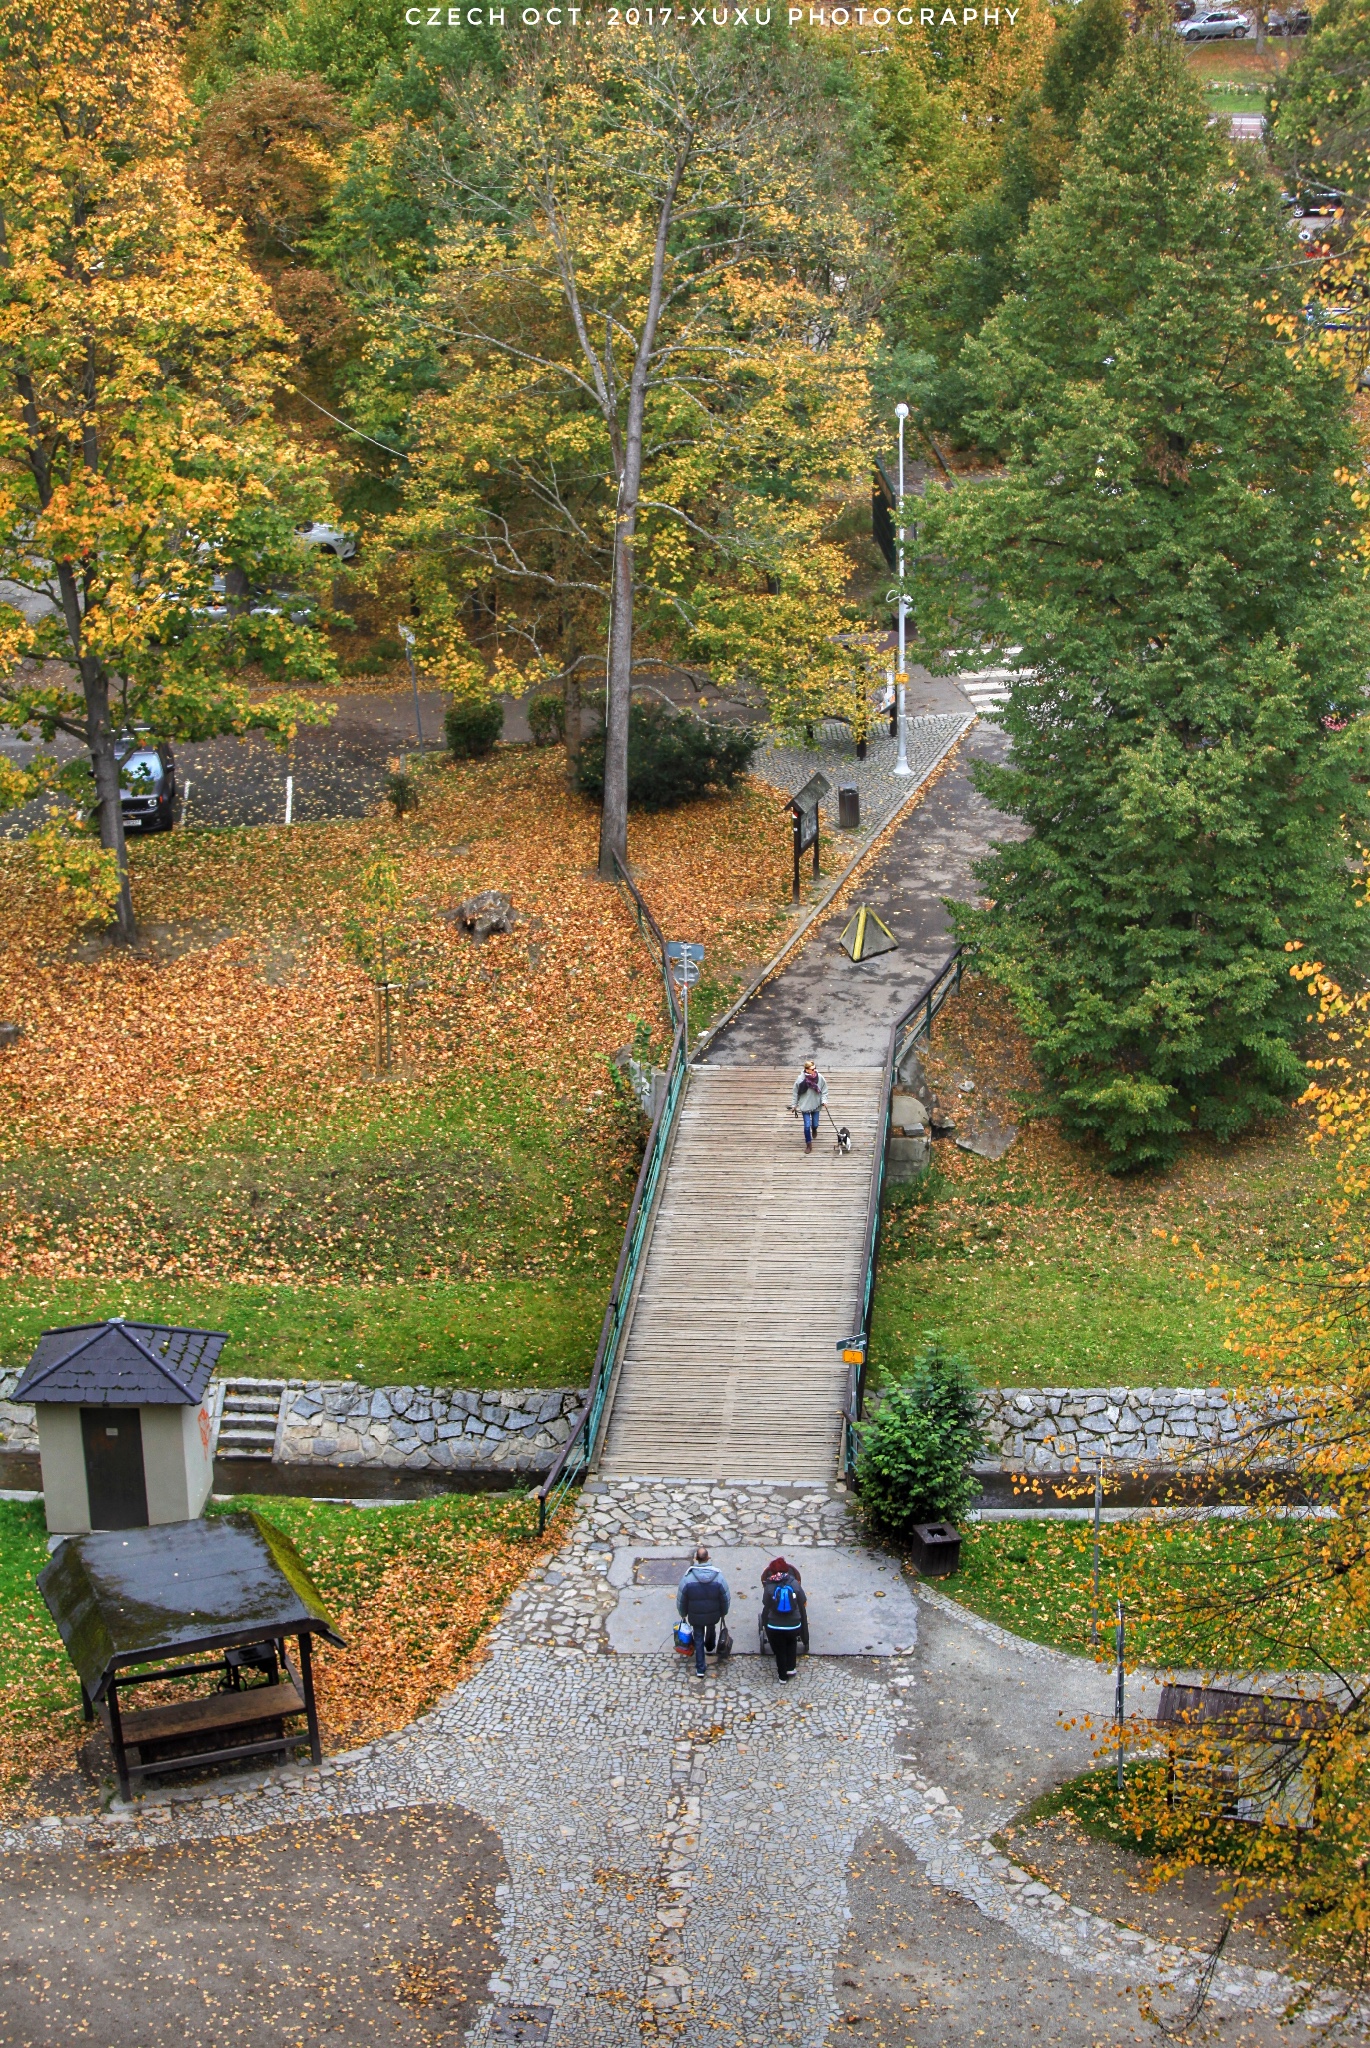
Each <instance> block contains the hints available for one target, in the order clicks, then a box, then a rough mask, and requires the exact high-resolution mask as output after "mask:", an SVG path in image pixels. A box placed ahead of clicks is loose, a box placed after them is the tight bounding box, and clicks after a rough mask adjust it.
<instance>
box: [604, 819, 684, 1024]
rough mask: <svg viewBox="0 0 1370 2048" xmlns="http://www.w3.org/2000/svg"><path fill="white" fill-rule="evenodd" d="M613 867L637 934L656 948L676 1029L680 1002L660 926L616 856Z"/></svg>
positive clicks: (678, 1020) (667, 1000)
mask: <svg viewBox="0 0 1370 2048" xmlns="http://www.w3.org/2000/svg"><path fill="white" fill-rule="evenodd" d="M614 867H615V869H616V870H617V873H616V875H615V880H616V881H619V882H622V884H623V886H624V888H625V889H626V890H627V891H628V895H629V897H630V899H631V901H632V905H633V908H634V910H635V911H636V912H637V928H638V930H639V932H641V934H642V936H643V938H644V939H647V940H648V941H649V943H651V944H652V945H654V946H655V948H656V956H657V962H658V965H659V966H660V968H661V980H662V984H663V986H664V987H665V990H666V1005H667V1008H668V1009H669V1011H670V1013H671V1023H672V1026H673V1027H675V1028H677V1029H678V1028H679V1025H680V1001H679V998H678V997H677V995H676V992H675V984H674V983H673V982H672V980H671V977H670V975H669V974H668V973H667V971H666V939H665V936H664V934H663V932H662V929H661V926H660V925H659V924H658V923H657V921H656V919H655V918H654V917H653V916H652V913H651V911H650V910H649V909H648V907H647V902H646V898H645V897H644V896H643V894H642V891H641V890H640V889H639V888H638V886H637V883H636V882H635V881H634V880H633V878H632V876H631V875H630V874H629V873H628V870H627V868H625V867H624V865H623V862H622V861H621V860H620V859H619V857H618V855H617V854H615V855H614Z"/></svg>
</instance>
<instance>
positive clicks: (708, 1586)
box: [675, 1543, 733, 1678]
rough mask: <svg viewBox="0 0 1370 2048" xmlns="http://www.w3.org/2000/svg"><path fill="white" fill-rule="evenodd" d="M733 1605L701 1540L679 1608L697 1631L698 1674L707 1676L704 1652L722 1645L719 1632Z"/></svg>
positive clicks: (681, 1586) (680, 1592) (680, 1594)
mask: <svg viewBox="0 0 1370 2048" xmlns="http://www.w3.org/2000/svg"><path fill="white" fill-rule="evenodd" d="M732 1604H733V1596H732V1594H731V1593H730V1592H729V1591H728V1581H727V1580H726V1579H725V1578H724V1576H723V1574H722V1572H721V1571H719V1570H718V1568H717V1566H716V1565H711V1564H710V1563H709V1553H708V1551H707V1550H706V1549H705V1547H704V1545H703V1544H702V1543H701V1544H700V1546H699V1548H698V1550H696V1552H695V1561H694V1563H693V1564H692V1565H691V1566H690V1568H689V1570H688V1571H687V1572H686V1574H685V1576H684V1578H683V1579H682V1580H681V1582H680V1584H679V1585H678V1586H677V1588H676V1596H675V1611H676V1613H677V1614H678V1615H680V1616H681V1617H682V1619H683V1620H685V1621H688V1622H689V1624H690V1628H691V1630H692V1631H693V1634H694V1645H695V1676H696V1678H702V1677H703V1676H704V1652H705V1651H706V1650H714V1649H716V1648H717V1647H718V1631H719V1629H720V1628H721V1627H722V1625H723V1617H724V1616H725V1615H726V1614H727V1612H728V1609H729V1608H730V1607H731V1606H732Z"/></svg>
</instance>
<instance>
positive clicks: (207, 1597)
mask: <svg viewBox="0 0 1370 2048" xmlns="http://www.w3.org/2000/svg"><path fill="white" fill-rule="evenodd" d="M38 1590H39V1591H40V1592H41V1594H42V1596H43V1598H44V1600H45V1601H46V1602H47V1607H48V1612H49V1613H50V1614H51V1616H52V1618H53V1620H54V1621H55V1622H56V1624H57V1632H58V1634H59V1635H60V1636H61V1638H62V1641H63V1642H64V1643H65V1645H66V1649H67V1655H68V1656H69V1657H70V1658H71V1661H72V1663H73V1665H74V1666H75V1668H76V1675H77V1677H78V1678H79V1679H80V1681H81V1705H82V1708H83V1710H84V1712H85V1716H86V1719H87V1720H88V1721H92V1720H94V1719H95V1717H96V1715H97V1714H99V1716H100V1717H101V1719H102V1720H103V1721H104V1723H105V1726H106V1727H107V1729H108V1731H109V1740H110V1747H111V1749H112V1750H113V1752H114V1768H115V1770H116V1772H117V1773H118V1778H119V1790H120V1792H121V1794H122V1795H123V1797H124V1798H125V1799H128V1798H129V1797H130V1796H131V1794H130V1787H131V1784H132V1782H133V1780H134V1779H141V1778H145V1777H150V1776H160V1775H162V1774H163V1773H166V1772H172V1771H186V1770H204V1769H207V1768H208V1767H209V1766H210V1765H213V1764H225V1763H236V1762H239V1761H242V1760H244V1759H246V1758H249V1757H263V1758H264V1757H267V1756H279V1757H281V1758H285V1757H287V1756H289V1754H290V1753H291V1751H292V1750H293V1749H294V1748H296V1747H297V1746H298V1745H299V1744H300V1743H302V1742H305V1741H307V1742H308V1744H309V1752H310V1755H311V1756H312V1757H313V1760H314V1762H315V1763H316V1764H317V1763H319V1762H321V1761H322V1751H321V1749H320V1746H319V1717H318V1712H317V1709H316V1706H315V1701H314V1669H313V1654H312V1638H313V1637H314V1636H321V1637H322V1638H323V1640H324V1641H325V1642H328V1643H332V1644H333V1645H334V1646H335V1647H336V1648H338V1649H341V1648H343V1647H345V1646H344V1644H343V1639H342V1637H341V1636H340V1635H339V1634H338V1632H337V1630H336V1628H335V1627H334V1625H333V1622H332V1619H331V1618H330V1616H329V1614H328V1611H327V1609H326V1608H325V1606H324V1604H323V1599H322V1597H321V1595H320V1593H319V1591H318V1588H317V1587H316V1586H315V1585H314V1583H313V1581H312V1579H311V1578H310V1576H309V1573H308V1572H307V1570H306V1569H305V1566H304V1563H303V1561H302V1559H301V1557H300V1554H299V1552H298V1551H297V1550H296V1548H295V1546H294V1544H293V1543H292V1542H291V1541H290V1538H289V1537H288V1536H286V1535H285V1534H284V1533H283V1532H282V1531H281V1530H280V1529H277V1528H276V1527H275V1526H274V1525H273V1524H272V1523H271V1522H268V1521H266V1520H264V1519H263V1517H262V1516H261V1515H258V1514H242V1515H215V1516H211V1517H210V1518H209V1519H207V1520H200V1521H189V1522H176V1523H171V1524H167V1525H164V1526H162V1527H160V1528H156V1529H151V1528H149V1529H129V1530H126V1531H119V1530H99V1531H93V1532H91V1533H90V1534H88V1535H83V1536H72V1537H68V1539H67V1540H66V1542H64V1543H62V1544H59V1546H58V1548H57V1550H56V1552H55V1554H54V1555H53V1558H52V1560H51V1562H50V1563H49V1564H48V1565H47V1566H46V1567H45V1568H44V1570H43V1571H42V1572H40V1573H39V1576H38ZM292 1636H293V1637H294V1639H295V1643H296V1650H297V1657H296V1660H292V1659H291V1657H290V1655H289V1652H288V1650H287V1647H286V1645H287V1643H288V1641H289V1639H290V1638H291V1637H292ZM207 1678H213V1679H214V1680H215V1685H214V1687H213V1689H212V1690H211V1689H208V1688H206V1686H205V1683H204V1681H205V1680H206V1679H207ZM166 1681H176V1682H178V1683H185V1684H187V1685H193V1686H194V1690H193V1692H190V1693H189V1694H188V1695H187V1696H186V1697H184V1698H181V1699H177V1700H174V1701H172V1702H171V1703H169V1704H162V1703H160V1702H159V1704H158V1705H156V1706H153V1707H146V1708H142V1709H140V1710H135V1711H132V1712H130V1711H128V1710H127V1709H126V1708H125V1707H124V1706H123V1705H122V1704H121V1695H122V1694H124V1693H126V1692H127V1691H128V1689H129V1688H130V1687H131V1686H136V1685H150V1684H153V1683H155V1682H156V1683H164V1682H166ZM301 1716H303V1718H304V1721H305V1728H304V1730H299V1729H298V1728H297V1729H296V1730H295V1731H294V1732H292V1731H291V1730H290V1728H289V1727H288V1725H287V1724H288V1723H290V1722H292V1721H295V1722H298V1720H299V1718H300V1717H301Z"/></svg>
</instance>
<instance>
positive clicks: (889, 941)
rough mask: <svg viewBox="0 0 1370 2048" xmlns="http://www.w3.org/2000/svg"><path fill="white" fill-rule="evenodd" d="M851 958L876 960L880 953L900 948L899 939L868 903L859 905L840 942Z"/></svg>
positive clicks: (891, 951)
mask: <svg viewBox="0 0 1370 2048" xmlns="http://www.w3.org/2000/svg"><path fill="white" fill-rule="evenodd" d="M839 943H840V944H841V947H842V951H843V952H844V953H845V954H846V955H847V957H848V959H849V960H874V959H875V958H876V957H877V955H878V954H881V953H893V952H896V951H897V950H898V946H899V941H898V939H896V937H895V936H894V933H893V932H892V931H891V930H890V928H889V926H888V925H887V924H885V923H884V922H883V921H882V919H880V918H878V917H877V916H876V914H875V912H874V911H873V910H872V909H871V907H870V905H869V904H868V903H861V904H858V905H857V908H856V914H855V916H854V917H853V918H852V920H851V922H850V924H849V925H848V926H847V929H846V930H845V931H844V932H843V934H842V937H841V940H840V942H839Z"/></svg>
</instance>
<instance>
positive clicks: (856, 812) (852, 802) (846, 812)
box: [837, 782, 861, 832]
mask: <svg viewBox="0 0 1370 2048" xmlns="http://www.w3.org/2000/svg"><path fill="white" fill-rule="evenodd" d="M837 823H838V828H839V830H840V831H843V832H851V831H853V830H854V829H855V828H856V826H858V825H859V824H860V823H861V792H860V790H859V789H858V788H857V787H856V785H855V783H853V782H844V783H843V784H842V786H841V787H840V788H839V790H838V792H837Z"/></svg>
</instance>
